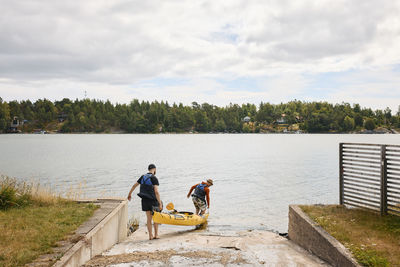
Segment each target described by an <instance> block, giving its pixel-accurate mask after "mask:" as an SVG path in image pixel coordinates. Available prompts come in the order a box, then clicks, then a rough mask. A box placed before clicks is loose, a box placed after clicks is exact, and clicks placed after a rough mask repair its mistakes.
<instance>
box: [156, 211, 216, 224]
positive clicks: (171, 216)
mask: <svg viewBox="0 0 400 267" xmlns="http://www.w3.org/2000/svg"><path fill="white" fill-rule="evenodd" d="M207 219H208V213H206V214H204V215H203V216H200V215H196V214H193V213H192V212H185V211H181V212H179V211H178V212H172V213H165V212H157V211H155V212H154V214H153V221H154V222H155V223H159V224H173V225H199V224H203V223H205V222H207Z"/></svg>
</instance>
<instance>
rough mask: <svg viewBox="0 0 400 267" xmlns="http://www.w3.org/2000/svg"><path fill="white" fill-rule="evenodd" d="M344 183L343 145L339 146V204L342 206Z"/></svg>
mask: <svg viewBox="0 0 400 267" xmlns="http://www.w3.org/2000/svg"><path fill="white" fill-rule="evenodd" d="M343 191H344V182H343V143H340V144H339V203H340V205H343V204H344V195H343V193H344V192H343Z"/></svg>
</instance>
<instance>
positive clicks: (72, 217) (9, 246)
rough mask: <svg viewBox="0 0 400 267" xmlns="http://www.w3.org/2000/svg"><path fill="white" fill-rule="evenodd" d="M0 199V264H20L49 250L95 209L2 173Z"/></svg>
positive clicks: (5, 266)
mask: <svg viewBox="0 0 400 267" xmlns="http://www.w3.org/2000/svg"><path fill="white" fill-rule="evenodd" d="M0 200H1V203H0V204H1V208H0V229H1V231H0V267H8V266H10V267H11V266H24V265H25V264H27V263H29V262H32V261H33V260H34V259H36V258H37V257H38V256H40V255H42V254H47V253H51V252H52V248H54V247H56V246H57V241H60V240H63V239H65V238H66V237H67V236H68V235H69V234H71V233H73V231H74V230H76V229H77V228H78V226H79V225H81V224H82V223H83V222H84V221H85V220H87V219H88V218H89V217H90V216H91V215H92V214H93V212H94V210H95V209H96V208H97V206H95V205H93V204H78V203H77V202H74V201H71V200H67V199H63V198H60V197H58V196H56V195H55V194H54V193H51V191H49V190H47V189H46V188H43V187H40V186H39V185H33V184H28V183H26V182H18V181H17V180H16V179H13V178H9V177H5V176H0ZM49 264H50V262H49Z"/></svg>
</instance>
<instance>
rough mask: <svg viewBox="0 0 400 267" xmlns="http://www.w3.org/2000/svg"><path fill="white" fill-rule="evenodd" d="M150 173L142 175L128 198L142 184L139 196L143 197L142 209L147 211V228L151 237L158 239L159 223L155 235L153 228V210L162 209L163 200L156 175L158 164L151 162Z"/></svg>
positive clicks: (155, 225) (155, 227) (155, 228)
mask: <svg viewBox="0 0 400 267" xmlns="http://www.w3.org/2000/svg"><path fill="white" fill-rule="evenodd" d="M148 170H149V171H148V173H146V174H144V175H142V176H140V178H139V180H137V182H136V183H135V184H134V185H133V186H132V188H131V190H130V191H129V194H128V200H129V201H130V200H131V198H132V192H133V191H134V190H135V188H136V187H137V186H138V185H140V192H139V194H138V196H139V197H141V198H142V211H145V212H146V216H147V230H148V231H149V239H150V240H151V239H158V224H157V223H155V224H154V236H153V233H152V229H151V224H152V212H153V210H157V211H161V210H162V202H161V199H160V193H159V192H158V186H159V183H158V179H157V177H156V176H155V175H156V166H155V165H154V164H150V165H149V167H148Z"/></svg>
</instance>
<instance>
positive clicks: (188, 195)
mask: <svg viewBox="0 0 400 267" xmlns="http://www.w3.org/2000/svg"><path fill="white" fill-rule="evenodd" d="M198 185H199V184H195V185H194V186H192V187H191V188H190V191H189V193H188V194H187V198H189V197H190V194H191V193H192V191H193V190H194V189H195V188H196V186H198Z"/></svg>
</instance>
